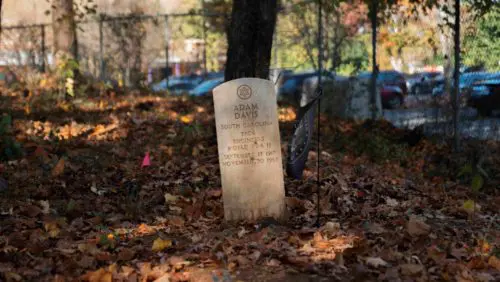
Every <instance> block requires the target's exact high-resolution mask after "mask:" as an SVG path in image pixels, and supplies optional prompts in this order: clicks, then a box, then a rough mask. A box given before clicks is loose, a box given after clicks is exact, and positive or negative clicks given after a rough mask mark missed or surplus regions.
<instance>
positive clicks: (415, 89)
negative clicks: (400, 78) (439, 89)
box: [406, 72, 442, 95]
mask: <svg viewBox="0 0 500 282" xmlns="http://www.w3.org/2000/svg"><path fill="white" fill-rule="evenodd" d="M441 75H442V74H441V73H439V72H424V73H419V74H417V75H416V76H414V77H413V78H410V79H407V80H406V86H407V88H408V92H409V93H411V94H413V95H424V94H431V93H432V88H434V85H435V83H436V81H437V80H438V79H440V78H441V77H440V76H441Z"/></svg>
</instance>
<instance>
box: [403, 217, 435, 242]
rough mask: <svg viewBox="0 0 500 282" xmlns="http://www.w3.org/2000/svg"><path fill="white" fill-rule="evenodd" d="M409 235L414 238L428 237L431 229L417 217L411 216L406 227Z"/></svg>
mask: <svg viewBox="0 0 500 282" xmlns="http://www.w3.org/2000/svg"><path fill="white" fill-rule="evenodd" d="M406 228H407V231H408V234H410V236H412V237H418V236H422V235H427V234H429V233H430V232H431V227H430V226H429V225H428V224H426V223H425V222H423V221H422V220H420V219H418V218H417V217H416V216H411V217H410V220H409V221H408V224H407V225H406Z"/></svg>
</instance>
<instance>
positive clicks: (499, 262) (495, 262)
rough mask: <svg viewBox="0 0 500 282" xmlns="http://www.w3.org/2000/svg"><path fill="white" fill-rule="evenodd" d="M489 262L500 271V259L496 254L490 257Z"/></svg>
mask: <svg viewBox="0 0 500 282" xmlns="http://www.w3.org/2000/svg"><path fill="white" fill-rule="evenodd" d="M488 264H489V265H490V266H491V267H493V268H495V269H496V270H498V271H500V259H499V258H497V257H496V256H491V257H490V258H489V259H488Z"/></svg>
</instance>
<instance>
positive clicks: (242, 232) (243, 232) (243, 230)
mask: <svg viewBox="0 0 500 282" xmlns="http://www.w3.org/2000/svg"><path fill="white" fill-rule="evenodd" d="M247 233H248V231H246V230H245V228H244V227H241V230H240V231H238V238H242V237H243V236H245V234H247Z"/></svg>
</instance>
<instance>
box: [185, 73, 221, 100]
mask: <svg viewBox="0 0 500 282" xmlns="http://www.w3.org/2000/svg"><path fill="white" fill-rule="evenodd" d="M223 82H224V77H219V78H215V79H210V80H206V81H204V82H202V83H201V84H200V85H198V86H196V87H195V88H194V89H192V90H191V91H189V95H190V96H207V95H211V94H212V90H214V88H215V87H217V86H219V85H220V84H222V83H223Z"/></svg>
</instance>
